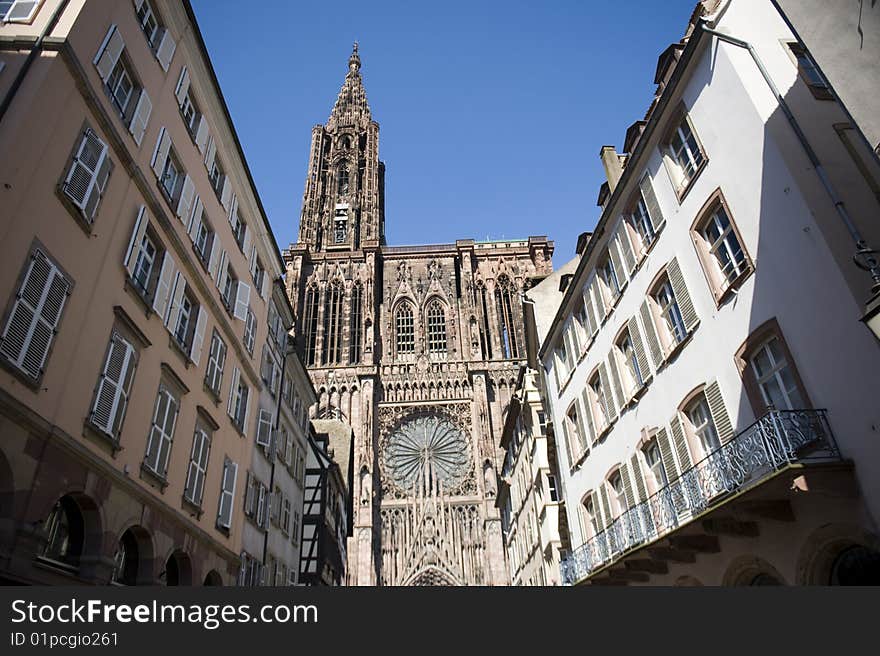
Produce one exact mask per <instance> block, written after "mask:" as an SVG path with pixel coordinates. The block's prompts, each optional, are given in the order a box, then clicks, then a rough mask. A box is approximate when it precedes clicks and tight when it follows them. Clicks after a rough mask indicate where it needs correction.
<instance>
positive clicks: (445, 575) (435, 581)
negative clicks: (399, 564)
mask: <svg viewBox="0 0 880 656" xmlns="http://www.w3.org/2000/svg"><path fill="white" fill-rule="evenodd" d="M403 585H404V586H458V585H461V584H460V583H459V582H458V580H457V579H456V578H455V577H454V576H453V575H452V574H450V573H449V572H447V571H446V570H445V569H441V568H440V567H437V566H436V565H428V566H427V567H424V568H422V569H421V570H419V571H418V572H416V573H415V574H413V575H412V576H411V577H410V578H409V579H407V581H406V582H405V583H404V584H403Z"/></svg>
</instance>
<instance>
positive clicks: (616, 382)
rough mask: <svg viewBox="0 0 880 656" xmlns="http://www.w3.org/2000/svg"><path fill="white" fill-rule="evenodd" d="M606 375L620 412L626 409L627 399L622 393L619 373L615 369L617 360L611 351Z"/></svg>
mask: <svg viewBox="0 0 880 656" xmlns="http://www.w3.org/2000/svg"><path fill="white" fill-rule="evenodd" d="M608 373H609V376H610V377H611V385H612V387H613V388H614V395H615V396H616V397H617V405H618V407H619V408H620V409H621V412H622V411H623V408H624V407H626V403H627V401H629V398H628V397H626V396H625V395H624V393H623V384H622V382H621V380H620V372H619V371H618V369H617V358H616V357H615V355H614V350H613V349H612V351H611V352H610V353H609V354H608Z"/></svg>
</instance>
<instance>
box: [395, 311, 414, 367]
mask: <svg viewBox="0 0 880 656" xmlns="http://www.w3.org/2000/svg"><path fill="white" fill-rule="evenodd" d="M394 327H395V329H396V330H395V338H396V340H395V342H396V345H397V353H398V355H403V354H407V353H414V352H415V350H416V332H415V323H414V322H413V311H412V307H410V305H409V303H401V304H400V306H399V307H398V308H397V312H396V313H395V314H394Z"/></svg>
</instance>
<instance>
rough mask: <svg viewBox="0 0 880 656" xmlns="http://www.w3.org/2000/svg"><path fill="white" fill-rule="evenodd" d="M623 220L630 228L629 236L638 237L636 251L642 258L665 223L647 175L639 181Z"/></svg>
mask: <svg viewBox="0 0 880 656" xmlns="http://www.w3.org/2000/svg"><path fill="white" fill-rule="evenodd" d="M624 218H625V220H626V223H627V224H628V225H629V227H630V228H631V234H633V235H634V236H635V235H638V241H639V242H640V243H639V244H636V249H637V250H638V251H639V254H640V256H643V255H644V254H645V253H646V252H647V251H648V249H649V248H650V247H651V245H652V244H653V243H654V241H655V240H656V238H657V233H658V232H660V231H661V230H662V229H663V226H664V225H665V221H666V220H665V219H664V217H663V213H662V212H661V210H660V204H659V203H658V202H657V196H656V195H655V194H654V186H653V185H652V184H651V178H650V177H649V176H648V175H647V174H645V175H644V176H643V177H642V179H641V180H640V181H639V190H638V191H637V192H636V194H635V196H634V198H633V200H632V201H631V203H630V208H629V210H628V212H627V213H626V215H625V217H624Z"/></svg>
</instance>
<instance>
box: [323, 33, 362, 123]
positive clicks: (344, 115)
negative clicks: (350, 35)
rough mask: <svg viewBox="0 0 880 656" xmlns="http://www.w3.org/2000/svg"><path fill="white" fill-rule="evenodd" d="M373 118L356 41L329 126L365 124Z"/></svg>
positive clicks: (331, 113)
mask: <svg viewBox="0 0 880 656" xmlns="http://www.w3.org/2000/svg"><path fill="white" fill-rule="evenodd" d="M370 120H371V117H370V106H369V105H368V104H367V92H366V91H365V90H364V81H363V79H362V78H361V58H360V55H359V54H358V43H357V41H355V42H354V46H353V47H352V51H351V56H350V57H349V58H348V73H347V74H346V76H345V82H344V83H343V85H342V89H340V91H339V95H338V96H337V97H336V104H335V105H333V111H332V112H330V120H328V121H327V127H328V128H330V129H333V128H336V127H344V126H354V125H357V126H363V124H364V123H368V122H369V121H370Z"/></svg>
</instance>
